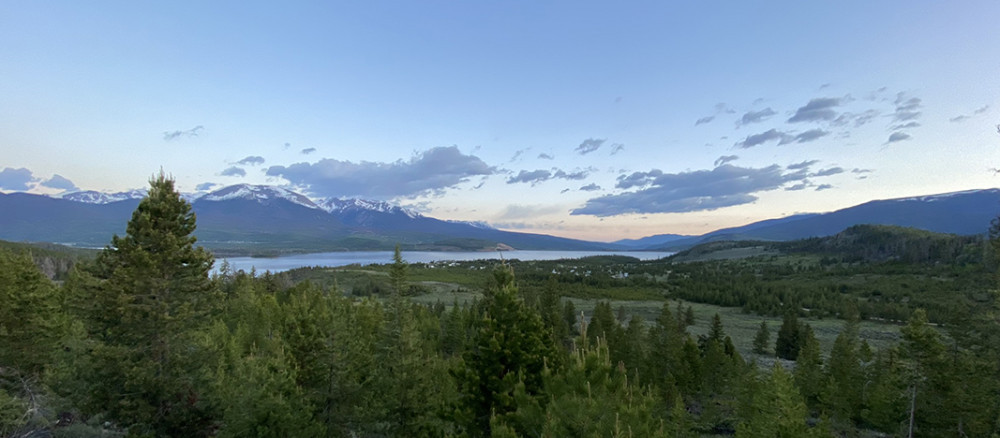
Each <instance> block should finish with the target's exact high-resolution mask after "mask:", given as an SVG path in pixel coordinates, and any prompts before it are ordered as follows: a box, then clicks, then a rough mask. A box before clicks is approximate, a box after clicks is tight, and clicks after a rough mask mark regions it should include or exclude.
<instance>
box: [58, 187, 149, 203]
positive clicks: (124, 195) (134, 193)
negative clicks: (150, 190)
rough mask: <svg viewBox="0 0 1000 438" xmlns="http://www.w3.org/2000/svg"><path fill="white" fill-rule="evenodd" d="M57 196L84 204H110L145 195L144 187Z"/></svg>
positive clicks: (140, 197)
mask: <svg viewBox="0 0 1000 438" xmlns="http://www.w3.org/2000/svg"><path fill="white" fill-rule="evenodd" d="M58 197H59V198H62V199H66V200H69V201H75V202H82V203H84V204H110V203H112V202H119V201H127V200H129V199H142V198H144V197H146V189H133V190H129V191H126V192H118V193H105V192H98V191H95V190H87V191H83V192H73V193H66V194H63V195H61V196H58Z"/></svg>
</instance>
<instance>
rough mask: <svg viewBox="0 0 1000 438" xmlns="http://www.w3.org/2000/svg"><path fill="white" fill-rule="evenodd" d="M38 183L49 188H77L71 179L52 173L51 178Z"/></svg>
mask: <svg viewBox="0 0 1000 438" xmlns="http://www.w3.org/2000/svg"><path fill="white" fill-rule="evenodd" d="M40 185H43V186H45V187H48V188H50V189H59V190H66V191H70V190H79V188H78V187H77V186H76V184H73V181H70V180H68V179H66V178H64V177H63V176H62V175H59V174H55V175H52V178H49V179H47V180H45V181H42V182H41V184H40Z"/></svg>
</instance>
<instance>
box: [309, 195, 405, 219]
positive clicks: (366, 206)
mask: <svg viewBox="0 0 1000 438" xmlns="http://www.w3.org/2000/svg"><path fill="white" fill-rule="evenodd" d="M317 205H318V206H319V208H321V209H323V210H325V211H326V212H328V213H332V214H337V213H352V212H357V211H374V212H379V213H391V214H402V215H405V216H407V217H409V218H411V219H416V218H418V217H421V216H422V215H421V214H420V213H417V212H415V211H412V210H407V209H405V208H403V207H400V206H398V205H392V204H390V203H388V202H385V201H371V200H367V199H357V198H349V199H339V198H330V199H326V200H323V201H320V202H319V203H318V204H317Z"/></svg>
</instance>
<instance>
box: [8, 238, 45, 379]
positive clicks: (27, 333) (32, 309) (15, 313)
mask: <svg viewBox="0 0 1000 438" xmlns="http://www.w3.org/2000/svg"><path fill="white" fill-rule="evenodd" d="M57 308H58V297H57V296H56V288H55V287H54V286H53V284H52V282H51V281H49V279H48V278H46V277H45V275H44V274H42V272H41V271H40V270H39V269H38V267H37V266H35V263H34V262H33V261H32V260H31V256H29V255H27V254H22V255H15V254H13V253H11V252H9V251H7V250H5V249H2V248H0V370H6V371H7V373H0V374H10V373H12V372H16V373H18V374H20V375H22V376H33V375H34V376H37V375H39V374H40V373H41V372H42V370H43V368H44V367H45V365H46V364H47V363H49V359H50V354H51V353H52V350H53V348H54V347H55V343H56V340H57V339H58V337H59V335H60V333H59V327H58V316H59V312H58V309H57ZM0 378H2V376H0Z"/></svg>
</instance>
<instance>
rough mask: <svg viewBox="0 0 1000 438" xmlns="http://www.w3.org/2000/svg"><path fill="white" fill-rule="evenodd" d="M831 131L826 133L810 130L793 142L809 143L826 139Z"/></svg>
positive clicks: (819, 130)
mask: <svg viewBox="0 0 1000 438" xmlns="http://www.w3.org/2000/svg"><path fill="white" fill-rule="evenodd" d="M829 134H830V132H829V131H824V130H822V129H810V130H808V131H805V132H803V133H801V134H798V135H796V136H795V137H794V139H793V141H795V142H796V143H808V142H810V141H813V140H816V139H819V138H822V137H825V136H827V135H829Z"/></svg>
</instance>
